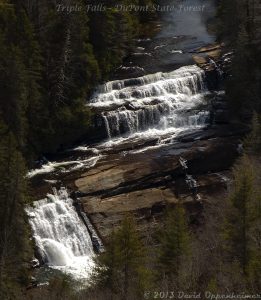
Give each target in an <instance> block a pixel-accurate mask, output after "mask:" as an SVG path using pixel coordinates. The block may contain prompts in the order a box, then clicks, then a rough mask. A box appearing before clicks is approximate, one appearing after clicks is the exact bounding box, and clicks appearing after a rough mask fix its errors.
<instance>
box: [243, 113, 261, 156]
mask: <svg viewBox="0 0 261 300" xmlns="http://www.w3.org/2000/svg"><path fill="white" fill-rule="evenodd" d="M251 127H252V131H251V133H250V134H249V135H248V136H247V137H246V138H245V140H244V148H245V150H246V152H247V153H248V154H259V153H260V151H261V124H260V119H259V116H258V115H257V113H254V114H253V117H252V126H251Z"/></svg>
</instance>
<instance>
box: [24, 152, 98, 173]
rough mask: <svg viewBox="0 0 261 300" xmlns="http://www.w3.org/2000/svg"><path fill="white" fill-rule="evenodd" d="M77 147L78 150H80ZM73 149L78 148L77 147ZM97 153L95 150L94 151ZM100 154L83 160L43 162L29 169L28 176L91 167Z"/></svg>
mask: <svg viewBox="0 0 261 300" xmlns="http://www.w3.org/2000/svg"><path fill="white" fill-rule="evenodd" d="M80 149H81V148H80V147H79V151H80ZM75 150H78V149H77V148H76V149H75ZM96 154H97V152H96ZM100 157H101V156H100V155H97V156H94V157H91V158H88V159H83V160H70V161H63V162H55V161H54V162H48V163H46V164H44V165H43V166H42V167H41V168H38V169H33V170H30V171H29V172H28V173H27V177H28V178H32V177H34V176H36V175H41V174H48V173H52V172H55V171H57V172H60V173H69V172H71V171H75V170H79V169H81V168H91V167H93V166H94V165H95V164H96V163H97V161H98V160H99V159H100Z"/></svg>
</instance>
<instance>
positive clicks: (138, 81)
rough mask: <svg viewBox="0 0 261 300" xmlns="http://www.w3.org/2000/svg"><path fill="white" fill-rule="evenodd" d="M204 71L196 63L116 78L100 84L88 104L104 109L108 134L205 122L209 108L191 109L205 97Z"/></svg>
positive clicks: (129, 132) (130, 132) (115, 134)
mask: <svg viewBox="0 0 261 300" xmlns="http://www.w3.org/2000/svg"><path fill="white" fill-rule="evenodd" d="M205 91H206V88H205V83H204V71H203V70H202V69H200V68H199V67H197V66H196V65H192V66H186V67H182V68H180V69H178V70H175V71H173V72H169V73H161V72H159V73H156V74H150V75H146V76H142V77H138V78H131V79H125V80H116V81H111V82H108V83H106V84H104V85H102V86H100V87H99V88H98V90H97V92H96V93H95V94H94V95H93V97H92V99H91V103H90V104H89V106H91V107H93V108H94V109H99V111H102V116H103V119H104V124H105V127H106V130H107V135H108V137H109V138H111V137H114V136H120V135H130V134H133V133H135V132H140V131H144V130H146V129H149V128H158V129H162V130H164V129H166V128H169V127H187V126H198V125H203V124H205V122H206V119H207V112H202V111H201V112H198V111H197V112H192V113H188V111H189V110H193V109H195V108H196V107H197V106H198V105H199V104H202V103H203V101H204V92H205Z"/></svg>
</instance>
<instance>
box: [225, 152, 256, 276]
mask: <svg viewBox="0 0 261 300" xmlns="http://www.w3.org/2000/svg"><path fill="white" fill-rule="evenodd" d="M234 176H235V187H234V191H233V193H232V195H231V197H230V201H231V205H232V213H231V215H230V216H229V218H228V220H227V229H226V238H227V240H228V241H229V250H230V255H231V257H233V258H234V259H235V260H236V261H237V262H238V263H239V264H240V267H241V268H242V271H243V273H244V274H246V273H247V266H248V263H249V261H250V248H249V229H250V225H251V216H250V211H249V208H250V205H251V203H252V202H253V198H254V196H255V195H254V171H253V167H252V165H251V163H250V160H249V159H248V157H247V156H244V157H243V158H242V159H241V161H240V163H239V164H238V165H237V166H236V167H235V169H234Z"/></svg>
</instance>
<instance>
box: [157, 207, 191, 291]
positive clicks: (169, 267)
mask: <svg viewBox="0 0 261 300" xmlns="http://www.w3.org/2000/svg"><path fill="white" fill-rule="evenodd" d="M189 253H190V234H189V231H188V227H187V222H186V216H185V210H184V208H183V207H182V205H180V204H178V205H177V206H176V207H175V208H174V210H168V211H167V214H166V218H165V224H164V229H163V230H162V232H160V251H159V258H158V263H159V268H160V276H162V275H163V276H164V277H166V278H167V280H168V281H170V283H172V282H175V283H176V285H177V287H180V284H181V283H182V279H183V278H182V277H183V275H184V273H183V271H184V259H185V258H188V256H189ZM183 288H184V286H183Z"/></svg>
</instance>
